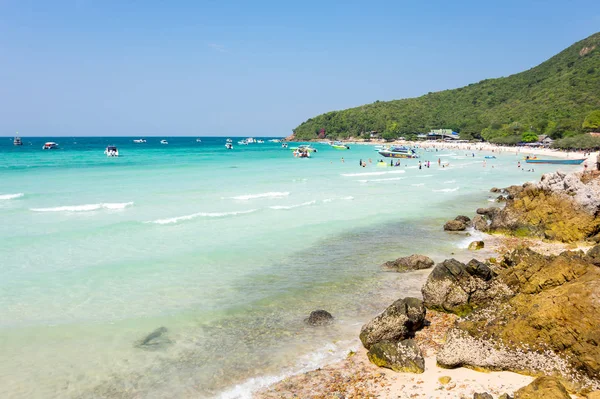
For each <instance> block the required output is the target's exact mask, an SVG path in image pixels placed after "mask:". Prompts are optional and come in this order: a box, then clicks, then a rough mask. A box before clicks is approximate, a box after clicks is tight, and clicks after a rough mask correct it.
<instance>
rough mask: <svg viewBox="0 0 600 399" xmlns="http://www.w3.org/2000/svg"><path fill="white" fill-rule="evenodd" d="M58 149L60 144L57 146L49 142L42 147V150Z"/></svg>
mask: <svg viewBox="0 0 600 399" xmlns="http://www.w3.org/2000/svg"><path fill="white" fill-rule="evenodd" d="M57 148H58V144H56V143H55V142H53V141H48V142H46V143H44V145H43V146H42V150H55V149H57Z"/></svg>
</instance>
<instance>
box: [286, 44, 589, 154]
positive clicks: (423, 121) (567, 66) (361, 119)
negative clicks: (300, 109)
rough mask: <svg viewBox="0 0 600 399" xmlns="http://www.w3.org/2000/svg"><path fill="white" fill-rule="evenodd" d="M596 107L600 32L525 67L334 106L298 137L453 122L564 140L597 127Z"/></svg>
mask: <svg viewBox="0 0 600 399" xmlns="http://www.w3.org/2000/svg"><path fill="white" fill-rule="evenodd" d="M594 110H600V32H599V33H596V34H594V35H592V36H590V37H588V38H587V39H584V40H582V41H580V42H577V43H575V44H573V45H572V46H571V47H569V48H567V49H566V50H564V51H562V52H560V53H559V54H557V55H555V56H554V57H552V58H550V59H549V60H547V61H545V62H544V63H542V64H540V65H538V66H536V67H534V68H532V69H529V70H527V71H525V72H521V73H517V74H515V75H511V76H508V77H505V78H498V79H486V80H482V81H481V82H479V83H474V84H470V85H468V86H466V87H461V88H458V89H453V90H445V91H440V92H436V93H428V94H426V95H424V96H421V97H417V98H409V99H404V100H393V101H385V102H383V101H381V102H380V101H377V102H375V103H373V104H367V105H363V106H360V107H356V108H350V109H347V110H343V111H333V112H328V113H326V114H322V115H319V116H317V117H314V118H311V119H309V120H307V121H306V122H304V123H302V124H301V125H300V126H298V127H297V128H296V129H294V136H295V138H296V139H297V140H309V139H316V138H319V133H321V135H320V138H323V137H327V138H332V139H333V138H348V137H354V138H360V137H366V135H367V134H366V133H365V132H370V131H372V130H375V131H378V132H380V133H383V134H384V137H386V138H389V139H392V138H395V137H398V136H404V137H411V136H413V135H415V134H416V133H419V132H428V131H429V130H430V129H434V128H451V129H453V130H454V131H457V132H460V134H461V136H462V138H466V139H470V138H483V139H485V140H488V141H492V142H497V143H516V142H518V141H520V140H521V139H522V138H523V137H525V138H526V139H529V140H531V141H535V139H537V137H536V135H537V134H547V135H549V136H550V137H552V138H555V139H558V138H561V137H570V136H576V135H578V134H579V133H583V132H584V131H585V130H586V129H587V130H595V127H594V126H595V125H594V123H596V122H597V124H599V125H600V121H595V120H594V119H595V118H594V116H593V115H592V116H591V119H590V118H588V121H587V122H588V123H587V124H585V127H584V120H585V119H586V117H587V116H588V115H590V112H592V111H594ZM524 133H527V134H524ZM586 136H587V135H586ZM588 137H589V136H588Z"/></svg>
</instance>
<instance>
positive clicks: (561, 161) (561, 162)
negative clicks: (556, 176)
mask: <svg viewBox="0 0 600 399" xmlns="http://www.w3.org/2000/svg"><path fill="white" fill-rule="evenodd" d="M586 159H587V158H577V159H537V158H529V159H525V162H527V163H551V164H558V165H580V164H581V163H582V162H583V161H585V160H586Z"/></svg>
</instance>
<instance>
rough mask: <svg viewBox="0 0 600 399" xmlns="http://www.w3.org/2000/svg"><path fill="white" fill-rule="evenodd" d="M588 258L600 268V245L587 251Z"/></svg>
mask: <svg viewBox="0 0 600 399" xmlns="http://www.w3.org/2000/svg"><path fill="white" fill-rule="evenodd" d="M587 256H588V257H589V258H590V261H591V262H592V263H593V264H594V265H596V266H600V245H596V246H594V247H592V248H590V249H589V250H588V251H587Z"/></svg>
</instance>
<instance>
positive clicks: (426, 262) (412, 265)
mask: <svg viewBox="0 0 600 399" xmlns="http://www.w3.org/2000/svg"><path fill="white" fill-rule="evenodd" d="M434 264H435V262H434V261H433V260H432V259H431V258H430V257H428V256H425V255H416V254H415V255H410V256H406V257H404V258H398V259H396V260H393V261H389V262H385V263H384V264H383V267H385V268H387V269H392V270H395V271H398V272H403V271H409V270H422V269H429V268H431V267H433V265H434Z"/></svg>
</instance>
